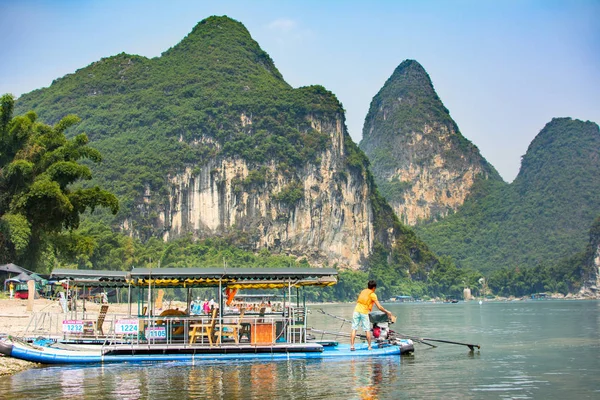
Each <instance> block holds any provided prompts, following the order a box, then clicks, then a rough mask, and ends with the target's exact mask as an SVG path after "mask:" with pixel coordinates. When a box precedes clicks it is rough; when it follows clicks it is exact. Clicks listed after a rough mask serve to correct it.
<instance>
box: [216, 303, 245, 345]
mask: <svg viewBox="0 0 600 400" xmlns="http://www.w3.org/2000/svg"><path fill="white" fill-rule="evenodd" d="M244 311H245V310H244V309H243V308H242V310H241V311H240V315H239V316H238V317H237V320H235V321H234V322H232V323H226V324H221V325H220V326H219V332H218V336H217V343H221V342H222V340H223V337H232V338H233V340H234V342H236V343H239V342H240V332H241V331H242V318H244ZM226 329H227V330H226Z"/></svg>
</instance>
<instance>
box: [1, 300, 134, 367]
mask: <svg viewBox="0 0 600 400" xmlns="http://www.w3.org/2000/svg"><path fill="white" fill-rule="evenodd" d="M82 306H83V304H82V302H81V301H80V302H78V307H79V310H82ZM109 307H110V308H109V313H119V314H126V313H127V310H128V306H127V305H126V304H110V305H109ZM85 308H86V312H87V313H88V317H87V318H90V319H95V318H96V317H97V314H98V311H99V310H100V304H95V303H90V302H86V304H85ZM43 313H48V314H47V315H52V316H53V320H54V321H55V322H54V323H53V328H54V329H53V330H52V332H50V333H53V334H59V333H60V332H59V331H58V330H57V329H58V324H56V321H59V320H62V316H63V314H62V310H61V307H60V304H59V303H58V301H53V300H47V299H36V300H35V302H34V306H33V312H31V311H27V300H20V299H0V337H4V336H7V335H12V336H27V337H35V336H38V335H39V336H41V335H43V334H47V333H48V330H43V331H42V330H40V331H39V332H36V331H35V330H34V329H33V328H34V326H35V323H34V321H33V319H32V316H33V315H34V314H37V315H40V314H43ZM36 365H37V364H35V363H31V362H27V361H22V360H18V359H16V358H12V357H4V356H2V355H0V376H3V375H11V374H15V373H17V372H20V371H23V370H26V369H29V368H32V367H35V366H36Z"/></svg>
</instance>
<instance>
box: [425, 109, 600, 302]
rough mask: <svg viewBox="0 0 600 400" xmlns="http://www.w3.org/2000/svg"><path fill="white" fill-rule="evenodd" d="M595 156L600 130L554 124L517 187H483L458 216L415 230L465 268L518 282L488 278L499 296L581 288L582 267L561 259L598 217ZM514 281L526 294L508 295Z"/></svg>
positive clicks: (598, 162)
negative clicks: (530, 291)
mask: <svg viewBox="0 0 600 400" xmlns="http://www.w3.org/2000/svg"><path fill="white" fill-rule="evenodd" d="M598 149H600V133H599V129H598V125H596V124H595V123H592V122H582V121H578V120H571V119H570V118H561V119H553V120H552V122H550V123H548V124H547V125H546V127H545V128H544V129H543V130H542V131H541V132H540V133H539V135H538V136H537V137H536V138H535V140H534V141H533V142H532V143H531V145H530V146H529V149H528V151H527V154H526V155H525V156H524V157H523V162H522V167H521V171H520V173H519V175H518V177H517V178H516V179H515V181H514V182H513V183H511V184H510V185H508V184H503V183H500V182H493V181H486V182H479V183H478V184H477V185H476V186H475V188H474V190H473V193H472V194H471V196H470V197H469V198H468V199H467V201H466V202H465V204H464V205H463V207H462V208H461V209H459V211H458V212H457V213H456V214H454V215H451V216H449V217H447V218H445V219H443V220H442V221H439V222H436V223H432V224H428V225H423V226H419V227H417V228H416V230H417V232H418V233H419V235H420V236H421V237H422V238H423V240H425V241H426V242H427V243H428V244H429V245H430V246H431V248H432V249H433V250H434V251H435V252H436V253H437V254H439V255H445V256H449V257H452V259H454V260H455V261H456V263H457V265H458V266H460V267H462V268H472V269H478V270H480V271H482V272H483V273H485V274H491V273H492V272H493V271H496V270H499V269H501V270H502V271H503V272H502V273H501V275H502V277H500V276H499V275H495V278H494V279H496V281H498V282H513V283H512V284H508V283H497V284H493V280H492V279H491V278H490V287H494V288H495V289H496V290H498V291H499V292H500V293H507V290H509V291H511V293H512V294H517V293H521V292H523V293H524V292H527V291H528V290H533V291H540V290H539V289H540V288H543V287H548V288H549V289H544V290H552V287H558V288H559V289H561V290H566V289H567V288H568V289H572V288H573V287H575V286H576V284H577V283H580V282H581V277H578V276H577V273H576V272H575V271H574V270H573V269H574V268H575V269H576V268H578V266H579V265H580V260H579V259H577V257H576V261H575V262H574V263H569V262H559V263H558V264H557V260H564V259H565V258H569V257H571V256H572V255H573V254H578V253H580V252H582V251H583V250H584V248H585V245H586V243H587V240H588V238H587V231H588V229H589V226H590V224H591V222H592V221H594V219H595V218H596V217H597V216H598V214H599V213H600V197H599V196H598V195H597V194H598V191H599V190H600V158H599V157H598ZM509 272H510V273H509ZM499 274H500V273H499ZM511 274H512V275H511ZM516 281H522V283H521V285H523V288H522V290H521V289H518V290H513V289H511V288H516V287H517V285H515V284H514V282H516ZM553 282H555V283H553ZM557 282H563V283H564V285H562V286H557V285H558V283H557ZM506 288H509V289H506Z"/></svg>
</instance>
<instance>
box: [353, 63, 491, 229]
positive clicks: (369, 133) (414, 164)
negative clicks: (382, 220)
mask: <svg viewBox="0 0 600 400" xmlns="http://www.w3.org/2000/svg"><path fill="white" fill-rule="evenodd" d="M360 147H361V149H362V150H363V151H364V152H365V153H366V154H367V156H368V157H369V159H370V160H371V168H372V171H373V174H374V176H375V181H376V182H377V185H378V187H379V188H380V190H381V192H382V194H383V195H384V197H385V198H386V199H387V200H388V201H389V202H390V204H391V205H392V207H393V208H394V210H395V211H396V214H397V215H398V216H399V217H400V219H401V220H402V222H404V223H406V224H410V225H415V224H417V223H418V222H420V221H431V220H434V221H435V220H439V219H440V218H443V217H445V216H446V215H448V214H449V213H451V212H453V211H455V210H456V209H458V207H460V206H461V205H462V204H463V203H464V201H465V198H466V197H467V195H468V194H469V193H470V191H471V187H472V186H473V184H474V183H475V181H476V180H477V179H493V180H501V178H500V176H499V175H498V173H497V172H496V170H495V169H494V167H492V166H491V165H490V164H488V163H487V161H486V160H485V159H484V158H483V157H482V156H481V154H480V153H479V150H478V149H477V147H476V146H474V145H473V144H472V143H471V142H469V141H468V140H467V139H465V138H464V137H463V136H462V135H461V133H460V131H459V129H458V127H457V125H456V123H455V122H454V121H453V120H452V118H451V117H450V114H449V112H448V110H447V109H446V108H445V107H444V105H443V104H442V101H441V100H440V98H439V97H438V95H437V94H436V92H435V90H434V88H433V84H432V83H431V79H430V78H429V75H428V74H427V72H426V71H425V70H424V69H423V67H422V66H421V65H420V64H419V63H418V62H416V61H413V60H406V61H404V62H402V63H401V64H400V65H399V66H398V67H397V68H396V70H395V71H394V73H393V74H392V76H391V77H390V78H389V79H388V80H387V82H386V83H385V85H384V86H383V87H382V88H381V90H380V91H379V93H377V95H376V96H375V97H374V98H373V100H372V102H371V107H370V109H369V113H368V114H367V117H366V119H365V124H364V128H363V139H362V141H361V143H360Z"/></svg>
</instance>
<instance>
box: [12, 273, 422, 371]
mask: <svg viewBox="0 0 600 400" xmlns="http://www.w3.org/2000/svg"><path fill="white" fill-rule="evenodd" d="M51 278H52V279H56V280H61V281H63V282H66V285H67V287H68V288H69V290H72V291H73V293H78V291H79V290H80V289H83V292H84V293H85V291H86V289H87V288H90V287H95V288H97V287H104V288H116V289H117V290H121V291H123V290H126V293H127V298H128V305H129V306H128V313H127V315H122V316H118V315H115V316H112V319H111V317H109V316H108V315H107V314H108V313H107V309H108V308H109V307H110V305H103V306H102V307H101V311H100V313H99V316H98V318H97V319H95V320H90V319H86V316H85V303H84V305H83V306H82V307H81V308H82V309H81V310H77V309H75V310H73V309H71V310H67V308H66V306H65V309H64V310H65V318H64V319H63V321H62V333H61V335H60V336H56V335H55V336H52V335H47V336H46V337H44V338H40V339H37V340H35V341H33V342H30V341H27V340H24V339H20V338H15V337H7V338H6V339H4V340H2V341H0V352H1V353H3V354H5V355H7V356H11V357H15V358H19V359H23V360H27V361H33V362H39V363H44V364H72V363H111V362H116V363H122V362H145V361H190V362H194V363H195V362H203V361H213V360H215V361H217V360H245V359H247V360H278V359H286V360H287V359H326V358H337V357H376V356H392V355H401V354H407V353H411V352H412V351H413V350H414V347H413V342H412V341H411V340H410V339H396V338H394V340H379V341H377V342H376V343H374V345H373V348H372V350H368V349H367V345H366V344H359V345H357V346H356V350H351V349H350V346H349V345H347V344H340V343H338V342H337V341H327V340H315V339H314V338H313V337H311V334H310V329H309V328H308V326H307V316H308V312H307V307H306V302H305V297H304V296H302V295H301V291H302V290H303V288H305V287H309V286H313V287H315V286H316V287H326V286H331V285H334V284H336V283H337V271H336V270H334V269H329V268H282V269H273V268H258V269H252V268H154V269H149V268H134V269H133V270H132V271H130V272H116V271H93V270H87V271H83V270H64V269H60V270H54V271H53V273H52V275H51ZM206 288H212V289H213V290H214V289H217V292H216V293H217V294H218V298H217V299H216V301H215V304H214V306H213V308H212V310H211V311H210V313H209V314H208V315H206V314H204V315H193V314H192V313H188V311H187V310H191V305H192V299H193V298H194V297H193V291H194V290H199V289H206ZM165 290H172V291H173V290H177V291H178V293H179V295H180V296H181V295H182V294H183V295H184V296H185V297H187V303H186V304H187V308H186V309H185V310H179V309H167V310H163V311H162V312H159V311H160V310H158V309H157V308H158V307H157V303H159V301H158V300H162V294H163V293H164V291H165ZM240 290H244V291H245V290H260V291H262V292H263V293H264V292H266V291H271V292H272V291H274V290H278V291H279V292H280V296H281V300H280V301H278V307H274V308H273V309H266V307H265V309H262V308H261V309H260V310H259V311H258V312H253V313H248V314H246V313H245V307H241V306H240V307H234V306H233V305H234V302H235V296H236V293H237V291H240ZM173 293H174V292H173ZM121 294H123V293H121ZM133 298H137V301H136V302H135V303H136V304H135V305H136V306H137V307H136V308H137V310H134V302H133V300H132V299H133ZM74 304H77V302H76V301H75V302H74ZM155 309H156V310H155ZM219 310H223V312H219ZM107 325H109V328H108V329H106V326H107ZM105 331H107V334H104V333H105Z"/></svg>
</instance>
